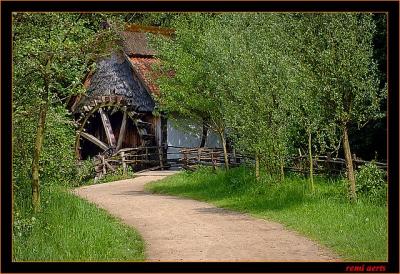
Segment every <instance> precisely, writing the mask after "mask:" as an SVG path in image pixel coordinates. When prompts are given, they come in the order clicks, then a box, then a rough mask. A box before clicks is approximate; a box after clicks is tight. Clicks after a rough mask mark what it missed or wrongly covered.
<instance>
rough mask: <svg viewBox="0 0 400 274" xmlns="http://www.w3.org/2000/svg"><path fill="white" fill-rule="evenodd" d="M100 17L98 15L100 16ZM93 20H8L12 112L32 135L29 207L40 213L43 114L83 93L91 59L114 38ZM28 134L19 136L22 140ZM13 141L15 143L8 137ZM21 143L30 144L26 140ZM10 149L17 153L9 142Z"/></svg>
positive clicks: (63, 16) (58, 16)
mask: <svg viewBox="0 0 400 274" xmlns="http://www.w3.org/2000/svg"><path fill="white" fill-rule="evenodd" d="M100 16H103V15H100ZM93 19H96V20H97V21H98V20H99V18H96V17H93V16H92V15H90V14H87V15H84V14H73V13H16V14H14V16H13V67H14V79H13V80H14V81H13V98H14V105H13V113H14V115H15V116H16V117H18V116H20V115H21V114H22V115H24V114H28V115H31V116H33V117H35V118H33V119H36V127H32V125H31V124H30V125H27V124H23V123H22V122H23V120H22V119H17V121H16V122H18V121H19V122H21V123H22V124H18V123H14V126H15V125H16V126H17V127H16V128H14V133H15V135H16V136H21V135H19V134H20V133H21V131H20V130H21V128H19V127H18V126H19V125H24V126H28V127H30V128H36V129H34V130H31V131H30V132H31V133H33V132H35V133H34V140H35V141H34V142H33V144H32V146H31V148H32V150H33V156H32V165H31V179H32V184H31V185H32V205H33V209H34V211H35V212H36V211H38V210H39V209H40V180H39V174H40V171H41V169H42V167H41V165H40V158H41V153H42V148H43V141H44V137H45V135H46V121H47V114H48V111H49V108H50V109H54V107H55V106H56V105H57V104H61V105H62V104H63V103H65V101H66V99H67V98H68V96H69V95H70V94H73V93H79V92H83V86H82V83H81V81H82V79H83V76H84V75H85V73H86V72H87V70H88V68H89V67H90V65H91V64H93V63H94V62H95V61H96V59H97V58H98V57H99V56H100V55H102V54H104V52H106V51H108V50H110V48H111V43H109V42H111V41H113V40H114V35H113V34H112V32H111V31H110V30H106V29H103V30H99V31H97V32H96V28H95V27H94V25H95V24H96V23H97V22H96V21H94V20H93ZM27 137H29V136H25V138H27ZM14 140H16V139H15V138H14ZM25 142H28V143H29V142H30V141H26V140H25ZM14 150H18V147H17V144H16V143H14Z"/></svg>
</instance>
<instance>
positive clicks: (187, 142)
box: [167, 119, 221, 159]
mask: <svg viewBox="0 0 400 274" xmlns="http://www.w3.org/2000/svg"><path fill="white" fill-rule="evenodd" d="M182 122H183V123H184V124H185V127H187V129H184V128H183V127H182V126H178V125H177V122H176V121H174V120H173V119H168V123H167V140H168V146H177V147H189V148H195V147H199V146H200V143H201V135H202V131H203V125H202V124H201V123H198V122H195V121H193V120H188V119H180V123H182ZM206 147H210V148H215V147H219V148H220V147H221V144H220V138H219V136H218V135H217V134H216V133H215V132H213V131H211V130H209V131H208V135H207V140H206ZM178 151H179V148H168V159H176V158H179V154H178ZM170 153H176V154H170Z"/></svg>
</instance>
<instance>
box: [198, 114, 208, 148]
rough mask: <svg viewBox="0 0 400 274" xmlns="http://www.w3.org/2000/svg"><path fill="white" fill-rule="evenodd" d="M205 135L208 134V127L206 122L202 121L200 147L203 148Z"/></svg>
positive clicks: (205, 139)
mask: <svg viewBox="0 0 400 274" xmlns="http://www.w3.org/2000/svg"><path fill="white" fill-rule="evenodd" d="M207 134H208V125H207V122H206V121H205V120H203V132H202V134H201V142H200V147H204V146H205V145H206V141H207Z"/></svg>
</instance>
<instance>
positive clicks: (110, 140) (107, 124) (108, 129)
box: [99, 108, 115, 147]
mask: <svg viewBox="0 0 400 274" xmlns="http://www.w3.org/2000/svg"><path fill="white" fill-rule="evenodd" d="M99 113H100V117H101V121H102V122H103V127H104V130H105V132H106V136H107V141H108V144H109V145H110V146H111V147H115V136H114V132H113V130H112V127H111V123H110V119H108V115H107V113H105V112H104V111H103V109H102V108H99Z"/></svg>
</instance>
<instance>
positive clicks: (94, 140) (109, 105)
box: [75, 96, 155, 173]
mask: <svg viewBox="0 0 400 274" xmlns="http://www.w3.org/2000/svg"><path fill="white" fill-rule="evenodd" d="M117 112H121V113H122V115H120V116H121V117H122V118H121V121H117V122H115V121H114V125H113V124H112V123H111V121H110V116H112V115H114V114H115V113H117ZM78 113H79V117H78V119H77V120H76V125H77V134H76V140H75V155H76V157H77V158H80V150H81V139H84V140H85V141H88V142H90V143H91V144H93V145H95V146H96V147H97V148H98V150H99V151H100V153H99V155H98V157H97V161H98V162H99V161H100V160H101V162H102V167H103V171H102V172H103V173H106V172H107V169H111V170H114V167H113V165H111V164H109V163H107V159H108V158H110V157H112V156H114V155H117V154H119V153H120V152H121V151H122V152H123V150H126V149H127V147H126V145H125V146H124V144H123V140H124V138H125V135H126V130H127V128H128V123H129V122H130V123H131V125H130V126H129V127H131V128H132V126H134V127H135V128H136V130H137V133H138V136H139V137H140V144H138V146H141V147H146V146H149V145H154V142H155V136H154V135H153V134H151V123H147V122H144V121H143V120H142V119H141V118H142V117H143V115H144V114H141V113H138V112H136V111H135V108H134V106H132V105H131V104H128V103H127V102H126V101H125V99H124V97H122V96H100V97H96V98H91V99H90V100H86V101H85V102H84V103H83V104H82V106H81V107H80V108H79V111H78ZM92 117H100V120H101V123H99V124H98V125H96V126H97V127H102V128H103V129H104V132H105V137H106V138H105V140H104V139H102V138H99V136H95V135H94V134H92V133H91V132H90V131H89V130H87V129H88V128H89V124H90V123H91V118H92ZM113 126H114V127H115V128H118V126H119V130H118V131H116V129H115V128H114V127H113ZM122 155H123V154H122ZM114 163H115V161H114ZM121 164H123V163H121ZM104 169H105V170H104Z"/></svg>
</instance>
